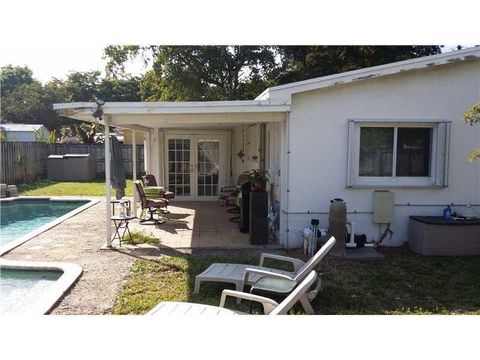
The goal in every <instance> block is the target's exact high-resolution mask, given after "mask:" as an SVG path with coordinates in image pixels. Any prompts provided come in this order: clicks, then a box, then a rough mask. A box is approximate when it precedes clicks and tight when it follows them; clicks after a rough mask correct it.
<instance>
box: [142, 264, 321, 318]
mask: <svg viewBox="0 0 480 360" xmlns="http://www.w3.org/2000/svg"><path fill="white" fill-rule="evenodd" d="M317 279H318V275H317V273H316V272H315V271H312V272H310V274H309V275H308V276H307V277H306V278H305V279H304V280H303V281H302V282H301V283H300V285H298V286H297V287H296V288H295V290H293V291H292V292H291V293H290V295H288V296H287V297H286V298H285V300H283V301H282V302H281V303H280V304H278V303H277V302H275V301H273V300H272V299H269V298H266V297H263V296H258V295H252V294H249V293H244V292H240V291H235V290H223V292H222V297H221V298H220V306H218V307H216V306H211V305H203V304H194V303H186V302H171V301H163V302H161V303H159V304H158V305H157V306H155V307H154V308H153V309H152V310H150V311H149V312H148V313H147V315H155V316H169V315H174V316H184V315H187V316H199V315H200V316H215V315H246V314H245V313H242V312H239V311H233V310H229V309H225V308H224V306H225V300H226V298H227V296H231V297H236V298H237V299H244V300H250V301H256V302H259V303H261V304H262V305H263V311H264V313H265V315H286V314H287V313H288V311H289V310H290V309H291V308H292V307H293V305H295V304H296V303H297V301H300V302H301V303H302V304H303V303H304V302H305V301H306V302H308V300H307V295H306V293H307V291H308V289H309V288H310V287H311V286H312V284H313V283H314V282H315V281H316V280H317ZM311 314H314V312H313V309H312V312H311Z"/></svg>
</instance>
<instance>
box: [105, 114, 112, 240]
mask: <svg viewBox="0 0 480 360" xmlns="http://www.w3.org/2000/svg"><path fill="white" fill-rule="evenodd" d="M104 123H105V193H106V204H105V206H106V207H107V208H106V210H107V217H106V226H107V239H106V240H107V247H111V246H112V224H111V217H112V209H111V203H110V201H111V197H112V195H111V179H110V176H111V171H110V158H111V155H110V118H109V116H105V121H104Z"/></svg>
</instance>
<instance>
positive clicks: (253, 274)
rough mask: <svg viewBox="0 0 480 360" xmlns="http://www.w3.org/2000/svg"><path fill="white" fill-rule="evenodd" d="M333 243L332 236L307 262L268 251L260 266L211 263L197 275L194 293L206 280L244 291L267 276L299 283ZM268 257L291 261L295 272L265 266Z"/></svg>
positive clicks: (263, 255)
mask: <svg viewBox="0 0 480 360" xmlns="http://www.w3.org/2000/svg"><path fill="white" fill-rule="evenodd" d="M333 245H335V238H334V237H333V236H332V237H331V238H330V239H329V240H328V241H327V242H326V243H325V245H323V246H322V248H321V249H320V250H318V251H317V253H316V254H315V255H314V256H313V257H312V258H311V259H310V260H308V261H307V262H306V263H305V262H303V261H302V260H299V259H296V258H291V257H287V256H282V255H276V254H266V253H264V254H262V255H261V256H260V264H259V265H258V266H254V265H244V264H228V263H214V264H212V265H210V266H209V267H208V269H207V270H205V271H204V272H202V273H201V274H199V275H197V276H196V277H195V288H194V293H195V294H198V293H199V291H200V285H201V284H202V283H204V282H225V283H230V284H234V285H235V290H237V291H243V289H244V287H245V285H252V284H254V283H255V282H257V281H258V280H259V279H260V278H262V277H265V276H270V277H283V278H286V279H290V280H293V281H296V282H297V283H299V282H301V281H302V280H303V279H304V278H305V277H306V276H307V275H308V274H309V273H310V272H311V271H312V270H313V269H314V268H315V267H316V266H317V265H318V263H319V262H320V260H322V259H323V258H324V257H325V255H327V254H328V252H329V251H330V250H331V248H332V247H333ZM267 258H268V259H275V260H281V261H286V262H290V263H291V264H292V265H293V272H289V271H283V270H278V269H273V268H269V267H265V266H263V263H264V261H265V259H267Z"/></svg>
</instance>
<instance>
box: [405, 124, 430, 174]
mask: <svg viewBox="0 0 480 360" xmlns="http://www.w3.org/2000/svg"><path fill="white" fill-rule="evenodd" d="M431 133H432V129H426V128H398V133H397V134H398V135H397V169H396V170H397V176H430V139H431Z"/></svg>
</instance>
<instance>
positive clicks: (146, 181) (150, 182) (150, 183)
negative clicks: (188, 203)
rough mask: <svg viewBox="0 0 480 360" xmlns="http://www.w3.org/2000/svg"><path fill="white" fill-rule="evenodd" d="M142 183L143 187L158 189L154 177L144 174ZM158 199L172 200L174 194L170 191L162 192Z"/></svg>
mask: <svg viewBox="0 0 480 360" xmlns="http://www.w3.org/2000/svg"><path fill="white" fill-rule="evenodd" d="M142 183H143V186H144V187H158V184H157V180H156V179H155V175H152V174H145V175H144V176H142ZM160 198H164V199H167V200H172V199H173V198H175V193H174V192H172V191H162V192H161V193H160Z"/></svg>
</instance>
